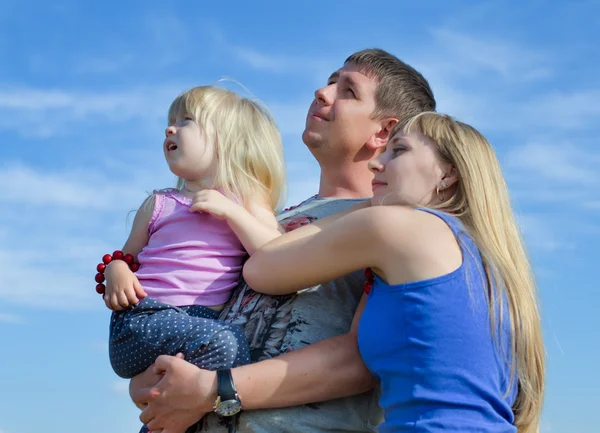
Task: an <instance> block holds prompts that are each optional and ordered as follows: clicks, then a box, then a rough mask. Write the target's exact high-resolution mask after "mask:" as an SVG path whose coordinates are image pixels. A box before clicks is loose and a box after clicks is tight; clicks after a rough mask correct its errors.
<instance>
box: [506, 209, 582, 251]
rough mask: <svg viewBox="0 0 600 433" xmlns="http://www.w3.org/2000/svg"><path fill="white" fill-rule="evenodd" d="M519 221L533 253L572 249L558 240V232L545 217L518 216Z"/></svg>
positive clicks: (532, 215)
mask: <svg viewBox="0 0 600 433" xmlns="http://www.w3.org/2000/svg"><path fill="white" fill-rule="evenodd" d="M517 221H518V223H519V226H520V227H521V231H522V233H523V237H524V238H525V243H526V245H527V248H528V249H530V250H531V251H539V252H545V253H549V252H550V253H551V252H554V251H556V250H558V249H564V248H570V247H571V245H568V244H566V243H564V242H562V241H561V240H559V239H558V235H557V233H556V231H555V230H553V228H552V225H551V224H550V223H549V222H547V221H546V220H545V218H544V216H543V215H534V214H517Z"/></svg>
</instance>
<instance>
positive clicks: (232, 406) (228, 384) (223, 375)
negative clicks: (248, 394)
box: [213, 369, 242, 416]
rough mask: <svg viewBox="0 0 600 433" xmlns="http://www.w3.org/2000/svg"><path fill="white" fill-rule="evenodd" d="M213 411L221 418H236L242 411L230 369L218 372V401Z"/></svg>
mask: <svg viewBox="0 0 600 433" xmlns="http://www.w3.org/2000/svg"><path fill="white" fill-rule="evenodd" d="M213 410H214V411H215V413H216V414H217V415H220V416H234V415H236V414H237V413H239V412H240V411H241V410H242V402H241V401H240V397H239V396H238V393H237V390H236V389H235V385H234V384H233V378H232V377H231V370H230V369H227V370H218V371H217V399H216V400H215V404H214V405H213Z"/></svg>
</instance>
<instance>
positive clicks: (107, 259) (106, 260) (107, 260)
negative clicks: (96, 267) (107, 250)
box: [102, 254, 113, 265]
mask: <svg viewBox="0 0 600 433" xmlns="http://www.w3.org/2000/svg"><path fill="white" fill-rule="evenodd" d="M112 259H113V258H112V256H111V255H110V254H104V255H103V256H102V262H104V264H105V265H108V264H109V263H110V262H112Z"/></svg>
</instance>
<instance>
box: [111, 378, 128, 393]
mask: <svg viewBox="0 0 600 433" xmlns="http://www.w3.org/2000/svg"><path fill="white" fill-rule="evenodd" d="M110 389H111V391H112V392H113V393H115V394H117V395H129V381H128V380H125V379H123V380H118V381H115V382H112V383H111V384H110Z"/></svg>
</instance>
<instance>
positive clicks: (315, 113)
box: [131, 49, 435, 433]
mask: <svg viewBox="0 0 600 433" xmlns="http://www.w3.org/2000/svg"><path fill="white" fill-rule="evenodd" d="M434 110H435V100H434V98H433V93H432V91H431V89H430V87H429V84H428V83H427V81H426V80H425V79H424V78H423V77H422V76H421V74H419V73H418V72H417V71H415V70H414V69H413V68H411V67H410V66H408V65H406V64H405V63H403V62H401V61H400V60H399V59H397V58H396V57H394V56H392V55H391V54H389V53H387V52H385V51H383V50H379V49H373V50H364V51H360V52H357V53H355V54H353V55H351V56H350V57H349V58H348V59H346V61H345V63H344V66H343V67H342V68H341V69H339V70H338V71H336V72H334V73H333V74H332V75H331V77H330V78H329V80H328V82H327V85H326V86H324V87H322V88H320V89H318V90H317V91H316V92H315V99H314V101H313V103H312V104H311V106H310V108H309V110H308V115H307V119H306V129H305V130H304V133H303V134H302V138H303V141H304V143H305V144H306V145H307V146H308V148H309V149H310V151H311V153H312V154H313V156H314V157H315V159H316V160H317V161H318V163H319V165H320V168H321V179H320V185H319V192H318V194H317V195H315V196H313V197H311V198H309V199H307V200H306V201H304V202H303V203H301V204H300V205H298V206H297V207H295V208H292V209H289V210H286V211H284V212H283V213H282V214H281V215H280V216H279V220H280V222H281V224H282V225H283V226H284V227H285V228H286V230H293V229H294V228H296V227H298V226H299V225H304V224H308V223H310V222H313V221H314V220H316V219H318V218H322V217H325V216H327V215H331V214H334V213H337V212H341V211H343V210H346V209H348V208H349V207H351V206H352V205H353V204H356V203H357V202H359V201H361V200H364V199H365V198H368V197H370V196H371V195H372V185H371V181H372V177H373V176H372V174H371V173H370V172H369V170H368V168H367V162H368V161H369V160H370V159H372V158H373V157H374V156H376V155H377V154H378V153H379V152H380V151H381V150H382V149H383V148H384V147H385V145H386V143H387V140H388V138H389V136H390V133H391V131H392V129H393V128H394V127H397V125H399V126H402V125H403V124H404V123H405V122H406V121H407V120H408V119H409V118H410V117H412V116H413V115H415V114H417V113H420V112H423V111H434ZM332 260H335V258H334V257H332ZM265 272H269V270H268V269H265ZM363 282H364V278H363V277H362V276H361V275H360V273H354V274H352V275H347V276H346V277H344V278H340V279H338V280H335V281H331V282H329V283H326V284H323V285H319V286H316V287H312V288H309V289H306V290H303V291H301V292H299V293H298V294H296V295H293V296H286V297H279V298H273V297H269V296H266V295H259V294H256V293H254V292H253V291H252V290H251V289H249V288H248V287H247V286H246V285H245V284H244V283H242V284H240V287H239V288H238V290H237V291H236V293H235V294H234V296H233V297H232V299H231V301H230V302H229V304H228V305H227V307H226V308H225V309H224V310H223V312H222V315H221V318H222V319H224V320H228V321H231V322H233V323H238V324H240V325H242V326H243V327H244V328H245V331H246V335H247V337H248V341H249V343H250V348H251V351H252V358H253V359H252V360H253V362H254V363H253V364H250V365H246V366H242V367H238V368H235V369H233V370H232V371H231V374H230V375H228V372H226V373H223V374H221V373H220V377H221V379H220V380H221V382H222V383H221V384H220V386H217V379H216V376H217V374H216V373H215V372H209V371H204V370H200V369H198V368H197V367H195V366H194V365H192V364H189V363H187V362H185V361H184V360H182V359H178V358H175V357H168V356H162V357H159V358H158V360H157V362H156V364H155V366H154V369H153V370H151V369H149V371H147V372H146V373H143V374H142V375H140V376H138V377H137V378H134V379H133V380H132V384H131V396H132V398H133V400H134V401H135V402H136V404H137V405H138V406H139V407H142V408H144V410H143V412H142V414H141V415H140V419H141V420H142V421H143V422H145V423H147V424H148V428H149V429H150V430H152V431H156V430H158V431H161V430H162V431H163V432H165V433H182V432H184V431H185V428H186V427H187V426H189V425H191V424H193V423H195V422H196V421H198V420H199V419H200V418H201V417H202V416H203V415H204V414H205V413H208V412H210V411H212V406H213V403H214V402H215V401H216V400H217V396H219V397H220V398H221V399H222V398H223V397H224V396H223V395H218V394H231V395H229V396H228V397H227V398H228V399H230V400H231V401H232V402H233V406H232V407H231V412H236V411H237V407H235V406H236V404H239V402H240V401H241V405H242V407H243V409H244V411H243V412H241V415H240V416H239V420H238V421H239V422H238V424H237V430H238V431H239V432H240V433H246V432H255V433H258V432H296V431H302V432H323V431H336V432H343V431H353V432H357V431H360V432H375V431H376V429H377V425H378V424H379V423H380V422H381V416H382V413H381V410H380V408H379V406H378V396H379V394H378V389H377V387H376V386H375V385H376V382H375V381H374V379H373V377H372V376H371V375H370V373H369V371H368V370H367V369H366V367H365V366H364V364H363V363H362V360H361V358H360V354H359V352H358V345H357V338H356V333H357V323H353V317H354V313H355V312H356V310H357V308H358V306H359V302H360V300H361V297H362V295H363ZM360 305H361V308H362V306H364V301H363V302H361V303H360ZM257 361H258V362H257ZM230 379H231V380H232V381H233V385H234V386H235V388H236V389H237V395H235V392H233V391H232V390H231V389H229V388H230V387H231V383H229V380H230ZM157 382H158V383H157ZM218 388H219V391H217V389H218ZM223 389H226V391H225V392H224V391H223ZM314 402H322V403H314ZM275 408H277V409H275ZM261 409H262V410H261ZM221 413H224V412H221ZM205 427H206V428H207V430H208V431H211V432H213V431H215V432H216V431H225V430H224V427H223V426H222V425H221V423H220V422H219V418H217V417H216V416H215V415H209V416H207V417H206V418H205Z"/></svg>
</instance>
